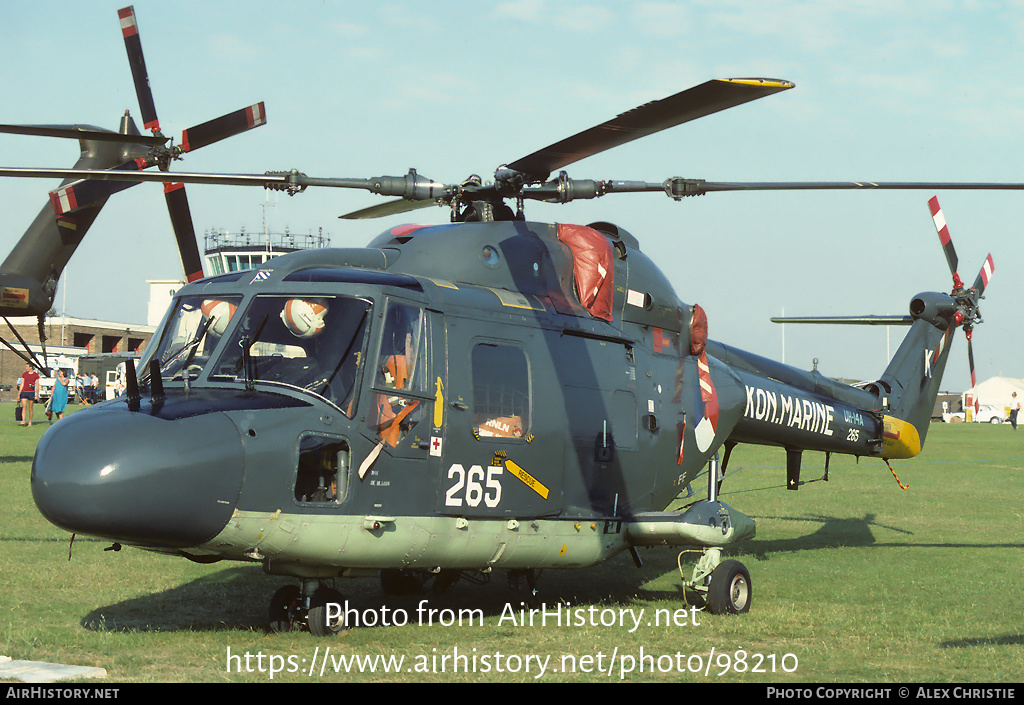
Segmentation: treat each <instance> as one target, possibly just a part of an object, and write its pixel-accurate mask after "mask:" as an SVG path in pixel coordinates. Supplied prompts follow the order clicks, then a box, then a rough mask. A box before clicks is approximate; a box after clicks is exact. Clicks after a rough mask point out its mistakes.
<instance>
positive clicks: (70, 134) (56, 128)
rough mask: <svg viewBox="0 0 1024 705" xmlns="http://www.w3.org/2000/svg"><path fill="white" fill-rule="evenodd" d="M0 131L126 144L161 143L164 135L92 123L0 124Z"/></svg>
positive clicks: (164, 140)
mask: <svg viewBox="0 0 1024 705" xmlns="http://www.w3.org/2000/svg"><path fill="white" fill-rule="evenodd" d="M0 132H6V133H8V134H12V135H33V136H36V137H63V138H66V139H73V140H95V141H97V142H121V143H128V144H147V145H153V146H156V145H161V144H164V143H165V142H166V141H167V138H166V137H157V136H155V135H154V136H149V135H122V134H121V133H120V132H111V131H110V130H104V129H103V128H100V127H94V126H93V125H0Z"/></svg>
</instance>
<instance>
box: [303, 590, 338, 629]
mask: <svg viewBox="0 0 1024 705" xmlns="http://www.w3.org/2000/svg"><path fill="white" fill-rule="evenodd" d="M328 603H335V606H334V607H332V608H331V609H330V610H328V608H327V605H328ZM344 603H345V596H344V595H342V594H341V593H340V592H338V591H337V590H334V589H333V588H328V587H321V588H318V589H317V591H316V592H314V593H313V597H312V598H311V599H310V601H309V614H307V615H306V624H307V625H308V626H309V633H310V634H312V635H313V636H332V635H334V634H340V633H341V632H343V631H345V607H344Z"/></svg>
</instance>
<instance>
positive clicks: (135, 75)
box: [117, 6, 160, 132]
mask: <svg viewBox="0 0 1024 705" xmlns="http://www.w3.org/2000/svg"><path fill="white" fill-rule="evenodd" d="M117 16H118V17H119V18H120V19H121V34H123V35H124V48H125V49H126V50H127V51H128V63H129V64H130V65H131V67H132V79H133V80H134V81H135V94H136V95H137V96H138V98H139V109H140V110H141V111H142V125H143V127H145V128H146V129H147V130H151V131H152V132H159V131H160V120H159V119H158V118H157V116H156V105H154V103H153V91H152V90H151V89H150V87H149V73H148V72H147V71H146V60H145V58H144V57H143V56H142V40H141V39H140V38H139V24H138V22H137V21H136V20H135V8H134V7H132V6H129V7H126V8H123V9H121V10H118V11H117Z"/></svg>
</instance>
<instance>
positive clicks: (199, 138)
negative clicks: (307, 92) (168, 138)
mask: <svg viewBox="0 0 1024 705" xmlns="http://www.w3.org/2000/svg"><path fill="white" fill-rule="evenodd" d="M266 122H267V112H266V109H265V108H264V106H263V103H262V102H260V103H256V104H255V105H250V106H249V107H248V108H242V109H241V110H236V111H235V112H233V113H228V114H227V115H221V116H220V117H219V118H214V119H213V120H210V121H208V122H204V123H203V124H201V125H196V126H195V127H190V128H188V129H187V130H185V131H184V132H183V133H182V134H181V151H182V152H193V151H195V150H197V149H199V148H200V147H205V146H206V145H209V144H213V143H214V142H219V141H220V140H222V139H225V138H226V137H231V136H232V135H237V134H238V133H240V132H245V131H246V130H251V129H253V128H254V127H259V126H260V125H263V124H264V123H266Z"/></svg>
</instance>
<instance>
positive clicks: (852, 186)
mask: <svg viewBox="0 0 1024 705" xmlns="http://www.w3.org/2000/svg"><path fill="white" fill-rule="evenodd" d="M670 181H671V180H670ZM680 181H685V182H686V187H687V188H686V191H687V192H686V193H680V194H679V195H680V196H703V195H704V194H705V193H712V192H718V191H843V190H860V189H877V190H894V189H896V190H899V189H903V190H924V189H928V190H930V189H936V190H941V189H953V190H978V191H985V190H1003V191H1021V190H1024V183H971V182H961V181H948V182H929V181H764V182H746V183H740V182H734V183H729V182H713V181H704V180H702V179H681V180H680ZM670 195H672V194H670Z"/></svg>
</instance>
